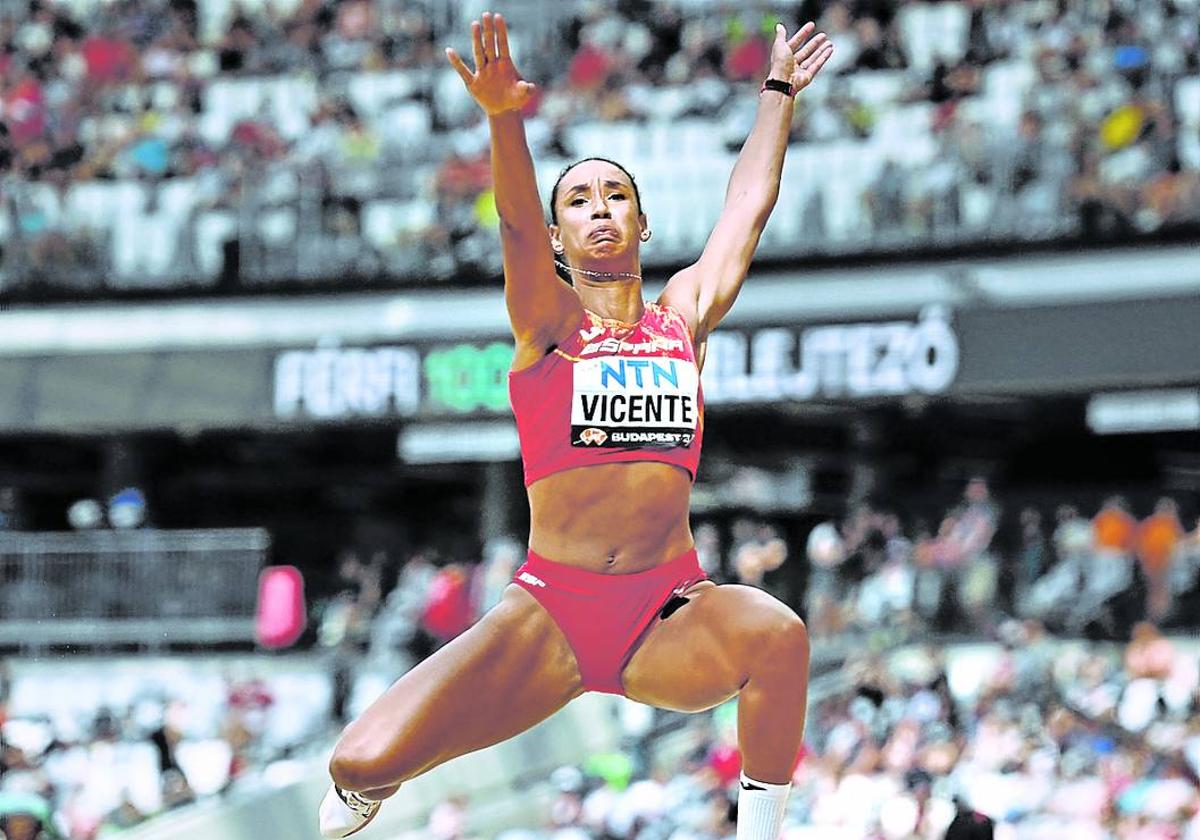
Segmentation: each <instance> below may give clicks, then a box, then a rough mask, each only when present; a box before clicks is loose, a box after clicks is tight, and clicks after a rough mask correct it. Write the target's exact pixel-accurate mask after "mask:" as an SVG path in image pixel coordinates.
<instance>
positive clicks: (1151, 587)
mask: <svg viewBox="0 0 1200 840" xmlns="http://www.w3.org/2000/svg"><path fill="white" fill-rule="evenodd" d="M1182 538H1183V525H1182V524H1180V522H1179V510H1178V508H1177V507H1176V505H1175V501H1174V500H1173V499H1168V498H1162V499H1159V500H1158V503H1157V504H1156V505H1155V506H1154V513H1153V514H1152V515H1150V516H1149V517H1147V518H1146V519H1145V520H1144V521H1143V522H1142V523H1141V525H1140V526H1139V527H1138V529H1137V533H1136V537H1135V538H1134V539H1135V542H1136V546H1137V558H1138V563H1139V564H1140V565H1141V569H1142V574H1143V575H1145V577H1146V616H1147V618H1148V619H1149V620H1150V621H1152V622H1160V621H1162V620H1163V619H1164V618H1166V616H1167V614H1168V613H1169V612H1170V609H1171V588H1170V577H1171V564H1172V562H1173V561H1174V560H1175V555H1176V551H1177V550H1178V548H1179V544H1180V541H1181V540H1182Z"/></svg>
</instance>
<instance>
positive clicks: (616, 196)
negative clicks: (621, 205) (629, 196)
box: [609, 193, 625, 199]
mask: <svg viewBox="0 0 1200 840" xmlns="http://www.w3.org/2000/svg"><path fill="white" fill-rule="evenodd" d="M609 198H610V199H612V198H621V199H623V198H625V193H613V194H612V195H610V196H609Z"/></svg>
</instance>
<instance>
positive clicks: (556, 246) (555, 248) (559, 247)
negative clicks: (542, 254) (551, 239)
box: [550, 244, 563, 254]
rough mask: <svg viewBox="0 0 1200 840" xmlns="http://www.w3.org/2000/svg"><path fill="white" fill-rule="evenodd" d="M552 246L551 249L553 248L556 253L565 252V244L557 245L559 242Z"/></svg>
mask: <svg viewBox="0 0 1200 840" xmlns="http://www.w3.org/2000/svg"><path fill="white" fill-rule="evenodd" d="M550 248H551V250H553V251H554V253H556V254H561V253H562V252H563V246H561V245H557V244H555V245H551V246H550Z"/></svg>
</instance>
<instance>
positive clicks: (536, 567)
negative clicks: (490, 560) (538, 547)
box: [513, 548, 708, 695]
mask: <svg viewBox="0 0 1200 840" xmlns="http://www.w3.org/2000/svg"><path fill="white" fill-rule="evenodd" d="M707 578H708V576H707V575H706V574H704V570H703V569H701V568H700V563H699V561H698V560H697V559H696V549H694V548H693V549H691V550H690V551H688V552H687V553H685V554H681V555H680V556H678V557H676V558H675V559H674V560H671V561H669V562H667V563H663V564H662V565H661V566H655V567H654V568H653V569H647V570H646V571H644V572H637V573H635V574H631V575H606V574H599V573H597V572H589V571H586V570H584V569H578V568H576V567H574V566H566V565H564V564H562V563H555V562H554V561H553V560H547V559H546V558H545V557H539V556H538V555H537V554H534V553H533V552H532V551H530V552H529V556H528V557H527V558H526V560H525V563H524V565H522V566H521V568H519V569H517V571H516V574H515V575H514V576H513V583H515V584H517V586H520V587H521V588H522V589H524V590H525V591H527V592H528V593H529V594H530V595H532V596H533V597H534V598H536V599H537V601H538V603H539V604H541V605H542V606H543V607H545V608H546V612H548V613H550V617H551V618H553V619H554V621H555V623H556V624H557V625H558V627H559V629H560V630H562V631H563V635H564V636H566V637H567V641H568V642H569V643H570V645H571V649H572V650H573V651H575V660H576V662H577V663H578V664H579V674H580V676H582V677H583V687H584V689H585V690H586V691H602V692H604V693H605V694H620V695H624V694H625V688H624V686H623V685H622V683H621V672H622V671H623V670H625V666H626V664H628V662H629V660H630V658H632V656H633V654H634V652H635V651H636V650H637V649H638V645H640V644H641V642H642V639H643V638H644V637H645V635H646V631H648V630H649V629H650V628H651V627H652V626H654V623H655V618H656V616H657V615H658V613H659V611H660V610H662V608H663V607H665V606H666V605H667V602H669V601H670V600H671V599H672V598H674V597H675V596H676V595H680V594H681V593H683V592H684V591H685V590H687V589H688V588H689V587H691V586H692V585H693V584H696V583H699V582H700V581H702V580H706V579H707Z"/></svg>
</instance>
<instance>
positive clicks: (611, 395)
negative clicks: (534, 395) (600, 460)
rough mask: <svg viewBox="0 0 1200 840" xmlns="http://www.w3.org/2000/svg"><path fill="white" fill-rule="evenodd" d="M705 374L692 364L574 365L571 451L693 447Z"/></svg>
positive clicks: (628, 360)
mask: <svg viewBox="0 0 1200 840" xmlns="http://www.w3.org/2000/svg"><path fill="white" fill-rule="evenodd" d="M699 379H700V377H699V374H698V373H697V371H696V367H695V365H694V364H692V363H691V362H690V361H687V360H686V359H674V358H671V357H668V356H659V357H652V358H644V357H643V358H633V357H628V356H604V357H602V358H599V359H585V360H583V361H579V362H576V363H575V364H574V380H575V382H574V389H573V393H572V394H571V445H572V446H584V447H587V446H597V447H605V448H621V449H628V448H631V447H661V448H667V449H669V448H673V447H683V448H686V447H688V446H691V443H692V439H693V438H694V437H695V436H696V425H697V422H698V421H699V414H700V410H699V403H698V401H697V391H698V389H699Z"/></svg>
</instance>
